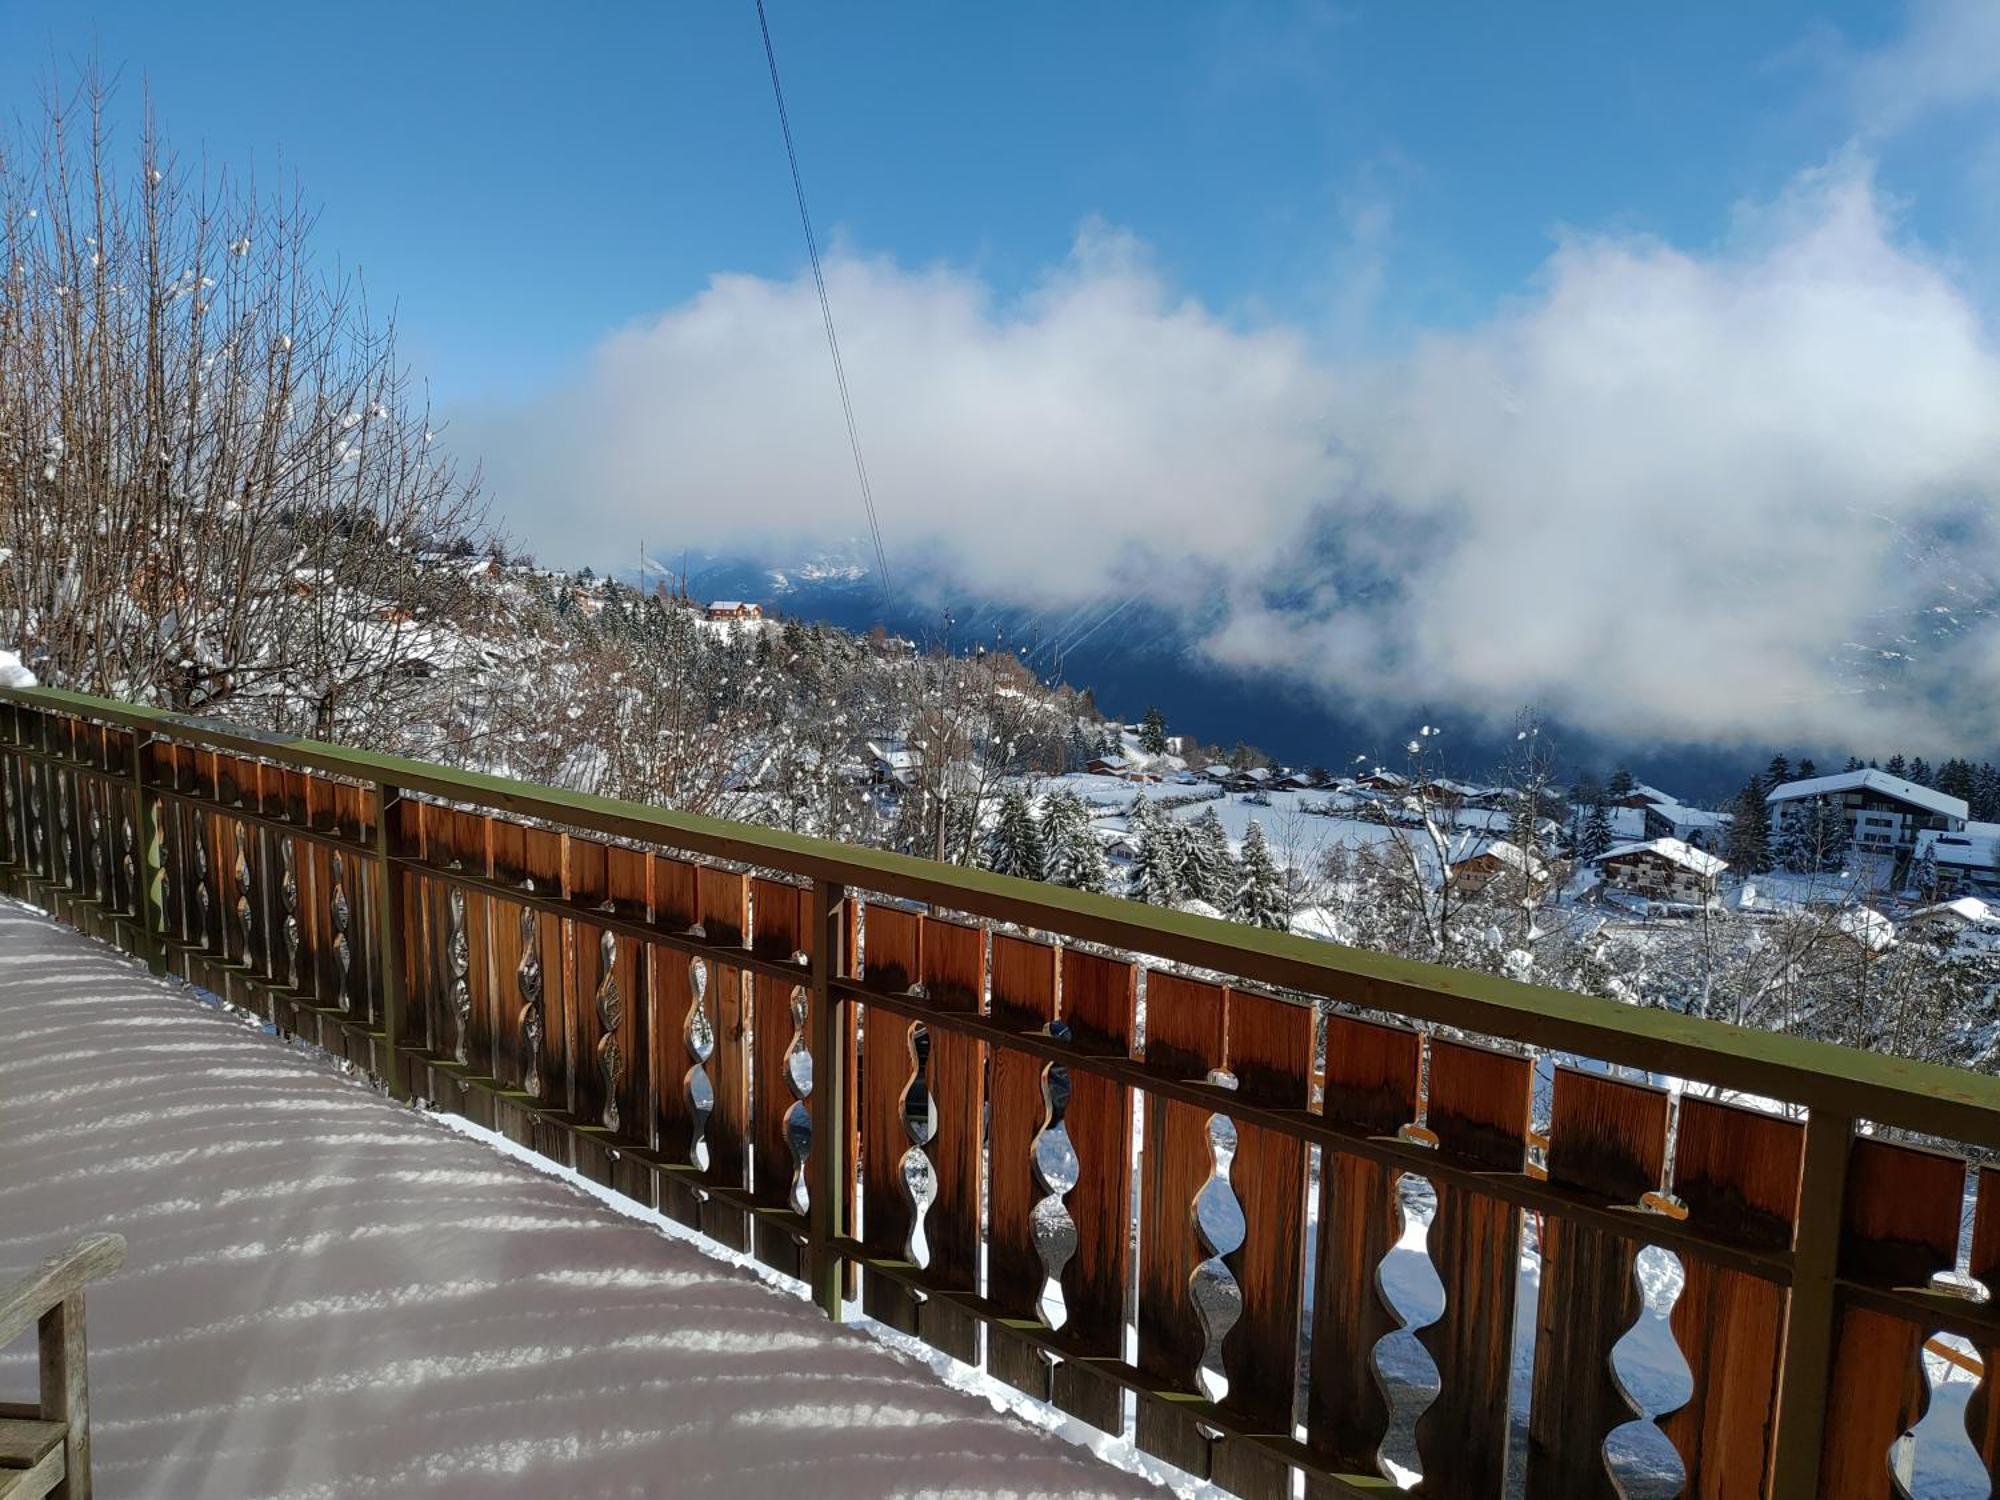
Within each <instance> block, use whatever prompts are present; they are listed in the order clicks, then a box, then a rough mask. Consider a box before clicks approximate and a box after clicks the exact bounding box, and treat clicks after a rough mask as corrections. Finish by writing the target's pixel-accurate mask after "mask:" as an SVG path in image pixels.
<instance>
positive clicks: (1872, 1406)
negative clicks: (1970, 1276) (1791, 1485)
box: [1819, 1138, 1977, 1500]
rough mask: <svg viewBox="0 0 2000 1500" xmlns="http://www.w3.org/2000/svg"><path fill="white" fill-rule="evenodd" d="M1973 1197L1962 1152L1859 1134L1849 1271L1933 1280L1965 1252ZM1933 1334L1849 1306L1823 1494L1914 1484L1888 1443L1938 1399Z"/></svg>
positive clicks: (1847, 1232) (1843, 1250) (1839, 1332)
mask: <svg viewBox="0 0 2000 1500" xmlns="http://www.w3.org/2000/svg"><path fill="white" fill-rule="evenodd" d="M1964 1198H1965V1163H1964V1162H1963V1161H1962V1160H1960V1159H1959V1158H1958V1157H1955V1156H1947V1155H1945V1154H1944V1153H1942V1152H1938V1151H1924V1150H1920V1149H1918V1148H1917V1147H1915V1146H1900V1145H1895V1144H1892V1143H1890V1142H1888V1141H1879V1140H1870V1139H1866V1138H1863V1139H1858V1140H1856V1141H1855V1142H1854V1145H1853V1147H1852V1154H1851V1155H1850V1156H1849V1157H1848V1165H1847V1195H1846V1198H1845V1201H1844V1213H1843V1218H1844V1221H1845V1222H1844V1224H1843V1226H1842V1229H1841V1236H1840V1274H1841V1275H1842V1276H1844V1277H1847V1278H1849V1279H1850V1280H1854V1281H1859V1282H1863V1283H1865V1284H1867V1285H1869V1286H1879V1287H1924V1286H1928V1285H1929V1284H1930V1279H1931V1277H1933V1276H1935V1275H1936V1274H1937V1273H1938V1272H1940V1271H1948V1270H1950V1269H1951V1268H1952V1265H1953V1264H1954V1262H1956V1261H1957V1259H1958V1231H1959V1216H1960V1213H1961V1212H1962V1205H1963V1203H1964ZM1929 1334H1930V1329H1929V1328H1928V1327H1927V1326H1926V1325H1924V1324H1922V1323H1913V1322H1910V1321H1908V1320H1906V1319H1903V1318H1898V1317H1894V1316H1891V1315H1890V1314H1888V1313H1879V1312H1876V1311H1874V1310H1873V1309H1870V1308H1865V1307H1846V1308H1843V1309H1842V1310H1841V1312H1840V1318H1839V1324H1838V1326H1837V1327H1836V1329H1835V1331H1834V1344H1833V1368H1832V1373H1831V1375H1830V1376H1829V1377H1828V1381H1827V1397H1826V1401H1827V1421H1826V1439H1825V1442H1824V1445H1823V1446H1822V1448H1821V1450H1820V1468H1819V1473H1820V1495H1821V1500H1882V1497H1886V1496H1889V1495H1892V1494H1896V1495H1900V1494H1903V1493H1906V1492H1905V1491H1904V1490H1903V1489H1902V1486H1901V1484H1900V1482H1899V1481H1894V1480H1892V1479H1891V1477H1890V1470H1889V1450H1890V1448H1891V1447H1892V1446H1893V1445H1894V1444H1895V1442H1896V1440H1897V1439H1898V1438H1900V1437H1902V1435H1903V1434H1904V1433H1906V1432H1908V1431H1909V1430H1910V1429H1911V1428H1912V1427H1914V1426H1916V1424H1917V1423H1918V1422H1920V1421H1922V1420H1923V1415H1924V1412H1925V1411H1926V1410H1927V1409H1928V1408H1929V1406H1930V1390H1929V1387H1928V1386H1926V1384H1925V1383H1924V1371H1923V1361H1922V1359H1921V1357H1920V1351H1921V1350H1922V1349H1923V1346H1924V1340H1925V1338H1927V1337H1928V1336H1929ZM1975 1441H1977V1440H1975ZM1892 1485H1893V1486H1894V1488H1891V1486H1892Z"/></svg>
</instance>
